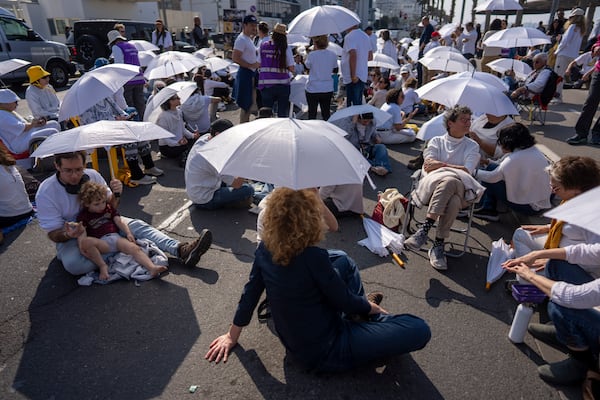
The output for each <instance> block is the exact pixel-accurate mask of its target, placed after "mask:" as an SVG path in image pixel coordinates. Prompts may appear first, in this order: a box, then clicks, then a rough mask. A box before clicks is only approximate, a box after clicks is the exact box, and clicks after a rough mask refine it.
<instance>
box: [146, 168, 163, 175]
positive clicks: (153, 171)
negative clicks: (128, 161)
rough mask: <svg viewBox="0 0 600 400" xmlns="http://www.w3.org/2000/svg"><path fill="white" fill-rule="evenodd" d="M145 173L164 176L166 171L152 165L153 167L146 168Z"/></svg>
mask: <svg viewBox="0 0 600 400" xmlns="http://www.w3.org/2000/svg"><path fill="white" fill-rule="evenodd" d="M144 173H145V174H146V175H151V176H162V175H164V174H165V171H163V170H162V169H160V168H158V167H152V168H147V169H145V170H144Z"/></svg>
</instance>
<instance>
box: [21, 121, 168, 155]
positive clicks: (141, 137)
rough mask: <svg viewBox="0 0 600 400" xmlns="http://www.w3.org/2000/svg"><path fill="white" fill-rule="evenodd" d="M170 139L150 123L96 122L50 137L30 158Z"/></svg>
mask: <svg viewBox="0 0 600 400" xmlns="http://www.w3.org/2000/svg"><path fill="white" fill-rule="evenodd" d="M169 137H173V134H172V133H171V132H169V131H167V130H166V129H163V128H161V127H160V126H158V125H156V124H153V123H152V122H136V121H97V122H94V123H91V124H89V125H82V126H79V127H77V128H73V129H69V130H66V131H62V132H58V133H55V134H54V135H50V136H49V137H48V138H47V139H46V140H44V141H43V142H42V143H41V144H40V145H39V147H38V148H37V149H36V150H35V151H34V152H33V154H32V155H31V156H32V157H40V158H42V157H48V156H52V155H54V154H59V153H69V152H72V151H79V150H92V149H96V148H99V147H111V146H116V145H120V144H125V143H134V142H141V141H145V140H154V139H163V138H169Z"/></svg>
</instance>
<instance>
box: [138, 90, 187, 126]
mask: <svg viewBox="0 0 600 400" xmlns="http://www.w3.org/2000/svg"><path fill="white" fill-rule="evenodd" d="M196 89H198V86H197V85H196V82H175V83H171V84H170V85H169V86H166V87H164V88H162V89H161V90H160V92H158V93H156V94H155V95H154V96H152V98H151V99H150V101H149V102H148V104H147V105H146V112H145V113H144V121H150V122H156V120H157V119H158V116H159V115H160V113H161V112H162V108H160V105H161V104H163V103H164V102H165V101H167V100H169V99H170V98H171V97H173V96H174V95H178V96H179V99H181V104H183V103H185V101H186V100H187V99H188V98H189V97H190V96H191V95H192V93H194V92H195V91H196Z"/></svg>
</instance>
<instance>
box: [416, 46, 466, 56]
mask: <svg viewBox="0 0 600 400" xmlns="http://www.w3.org/2000/svg"><path fill="white" fill-rule="evenodd" d="M442 53H443V54H444V55H446V54H448V53H456V54H460V55H461V56H462V53H461V52H460V51H458V50H457V49H455V48H454V47H450V46H438V47H434V48H433V49H429V50H428V51H427V53H424V54H423V57H441V56H442ZM434 55H435V56H434ZM463 58H464V56H463Z"/></svg>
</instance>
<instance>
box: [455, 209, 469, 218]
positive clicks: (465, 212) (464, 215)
mask: <svg viewBox="0 0 600 400" xmlns="http://www.w3.org/2000/svg"><path fill="white" fill-rule="evenodd" d="M468 216H469V210H460V211H459V212H458V214H457V215H456V218H467V217H468Z"/></svg>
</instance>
